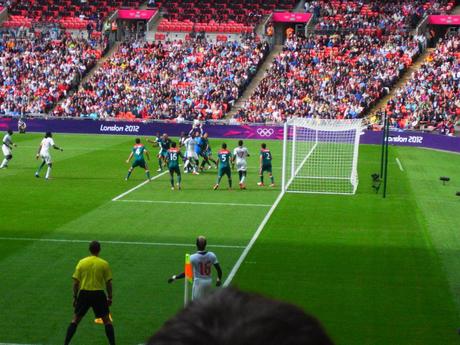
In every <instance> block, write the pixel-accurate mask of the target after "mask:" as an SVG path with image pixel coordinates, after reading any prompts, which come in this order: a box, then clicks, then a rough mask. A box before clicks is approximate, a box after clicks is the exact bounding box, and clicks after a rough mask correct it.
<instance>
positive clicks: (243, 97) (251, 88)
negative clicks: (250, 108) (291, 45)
mask: <svg viewBox="0 0 460 345" xmlns="http://www.w3.org/2000/svg"><path fill="white" fill-rule="evenodd" d="M282 49H283V46H282V45H275V46H274V47H273V49H272V51H271V52H270V54H268V56H267V58H266V59H265V62H264V63H263V64H262V66H260V68H259V71H258V72H257V73H256V75H255V76H254V78H253V79H252V81H251V84H249V85H248V87H247V88H246V90H244V92H243V94H242V95H241V97H240V98H239V99H238V100H237V101H236V103H235V105H234V106H233V108H232V110H231V111H230V112H229V113H228V114H227V118H229V119H231V118H233V116H234V115H235V114H236V113H237V112H238V111H239V110H240V109H241V108H243V106H244V103H245V102H246V101H247V100H248V99H249V98H250V97H251V96H252V94H253V93H254V91H255V90H256V89H257V87H258V86H259V84H260V82H261V81H262V79H264V77H265V75H266V73H267V72H268V70H269V69H270V67H271V65H272V63H273V59H274V58H275V56H276V55H278V54H279V53H281V51H282Z"/></svg>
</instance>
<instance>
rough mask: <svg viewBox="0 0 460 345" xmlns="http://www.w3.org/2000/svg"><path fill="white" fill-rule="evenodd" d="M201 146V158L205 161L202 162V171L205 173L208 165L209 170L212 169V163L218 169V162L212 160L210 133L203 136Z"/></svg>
mask: <svg viewBox="0 0 460 345" xmlns="http://www.w3.org/2000/svg"><path fill="white" fill-rule="evenodd" d="M199 145H200V148H201V150H200V156H201V157H203V161H202V162H201V166H200V170H201V171H203V170H204V167H205V165H206V164H207V165H208V166H209V169H210V168H212V165H211V163H210V161H211V162H213V163H214V164H215V165H216V168H217V165H218V164H217V161H216V160H215V159H213V158H212V150H211V146H210V145H209V138H208V133H204V134H203V135H202V136H201V141H200V143H199Z"/></svg>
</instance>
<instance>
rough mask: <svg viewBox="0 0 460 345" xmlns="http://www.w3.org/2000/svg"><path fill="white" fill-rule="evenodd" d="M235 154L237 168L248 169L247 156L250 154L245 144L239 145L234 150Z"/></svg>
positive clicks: (239, 169) (240, 169)
mask: <svg viewBox="0 0 460 345" xmlns="http://www.w3.org/2000/svg"><path fill="white" fill-rule="evenodd" d="M233 156H234V157H235V159H236V168H237V170H238V171H246V170H247V168H248V163H247V161H246V158H247V157H248V156H249V152H248V149H247V148H246V147H244V146H238V147H237V148H235V149H234V150H233Z"/></svg>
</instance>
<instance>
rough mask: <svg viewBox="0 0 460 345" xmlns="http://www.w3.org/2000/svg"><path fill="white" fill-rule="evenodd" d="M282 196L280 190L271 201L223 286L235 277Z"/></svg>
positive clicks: (282, 193)
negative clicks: (273, 200)
mask: <svg viewBox="0 0 460 345" xmlns="http://www.w3.org/2000/svg"><path fill="white" fill-rule="evenodd" d="M283 196H284V192H281V193H280V194H279V195H278V197H277V198H276V200H275V202H274V203H273V205H272V207H271V208H270V210H269V211H268V212H267V214H266V215H265V217H264V219H263V220H262V222H261V223H260V224H259V227H258V228H257V230H256V232H255V233H254V235H253V236H252V238H251V240H250V241H249V243H248V245H247V246H246V247H245V248H244V250H243V252H242V253H241V255H240V257H239V258H238V261H237V262H236V263H235V265H234V266H233V268H232V270H231V271H230V273H229V274H228V276H227V279H226V280H225V282H224V286H228V285H229V284H230V283H231V282H232V280H233V278H234V277H235V274H236V272H238V270H239V268H240V267H241V264H242V263H243V261H244V259H246V257H247V256H248V254H249V251H250V250H251V249H252V247H253V246H254V243H256V241H257V239H258V238H259V236H260V234H261V233H262V230H263V229H264V227H265V225H266V224H267V222H268V220H269V219H270V217H271V215H272V214H273V212H274V211H275V209H276V207H277V206H278V204H279V203H280V201H281V199H282V198H283Z"/></svg>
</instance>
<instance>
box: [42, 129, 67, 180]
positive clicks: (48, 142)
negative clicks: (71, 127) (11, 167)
mask: <svg viewBox="0 0 460 345" xmlns="http://www.w3.org/2000/svg"><path fill="white" fill-rule="evenodd" d="M51 148H54V149H55V150H60V151H64V150H63V149H62V148H60V147H58V146H56V144H55V143H54V140H53V135H52V134H51V132H46V134H45V138H43V140H42V142H41V143H40V147H39V148H38V152H37V156H36V157H35V158H37V159H39V158H41V159H42V160H43V161H42V164H40V166H39V167H38V170H37V171H36V172H35V177H40V175H39V174H40V170H42V168H43V167H44V166H45V164H46V165H48V169H47V170H46V175H45V178H46V179H49V177H50V174H51V167H52V166H53V161H52V159H51V154H50V149H51Z"/></svg>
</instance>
